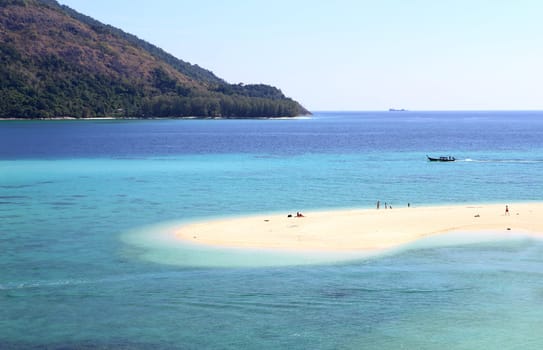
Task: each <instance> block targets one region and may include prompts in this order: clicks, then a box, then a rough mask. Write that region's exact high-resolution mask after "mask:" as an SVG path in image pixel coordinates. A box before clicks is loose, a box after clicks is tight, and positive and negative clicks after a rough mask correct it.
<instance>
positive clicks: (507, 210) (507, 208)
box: [505, 205, 509, 215]
mask: <svg viewBox="0 0 543 350" xmlns="http://www.w3.org/2000/svg"><path fill="white" fill-rule="evenodd" d="M505 215H509V206H508V205H506V206H505Z"/></svg>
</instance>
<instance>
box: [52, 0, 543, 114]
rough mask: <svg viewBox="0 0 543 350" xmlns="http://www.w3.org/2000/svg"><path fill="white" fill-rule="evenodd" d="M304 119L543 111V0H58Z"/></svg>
mask: <svg viewBox="0 0 543 350" xmlns="http://www.w3.org/2000/svg"><path fill="white" fill-rule="evenodd" d="M59 2H60V3H61V4H64V5H68V6H69V7H71V8H73V9H75V10H77V11H79V12H81V13H84V14H86V15H88V16H91V17H93V18H95V19H97V20H99V21H101V22H104V23H106V24H110V25H113V26H115V27H118V28H120V29H122V30H124V31H126V32H129V33H131V34H134V35H136V36H138V37H139V38H141V39H144V40H146V41H149V42H150V43H152V44H154V45H156V46H159V47H161V48H162V49H164V50H165V51H167V52H169V53H171V54H173V55H174V56H176V57H178V58H180V59H182V60H184V61H187V62H190V63H193V64H198V65H200V66H201V67H203V68H206V69H209V70H211V71H212V72H214V73H215V74H216V75H217V76H219V77H221V78H223V79H225V80H226V81H228V82H230V83H238V82H243V83H264V84H270V85H273V86H276V87H278V88H280V89H281V90H282V91H283V92H284V93H285V94H286V95H287V96H289V97H292V98H294V99H295V100H297V101H299V102H301V103H302V104H303V105H304V106H305V107H306V108H308V109H310V110H312V111H319V110H383V109H388V108H406V109H410V110H503V109H505V110H526V109H538V110H543V20H542V18H543V1H539V0H327V1H323V0H153V1H150V0H60V1H59Z"/></svg>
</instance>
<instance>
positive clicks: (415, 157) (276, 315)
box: [0, 112, 543, 349]
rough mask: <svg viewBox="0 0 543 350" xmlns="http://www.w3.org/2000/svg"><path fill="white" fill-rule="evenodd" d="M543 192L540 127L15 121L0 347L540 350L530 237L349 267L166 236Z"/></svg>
mask: <svg viewBox="0 0 543 350" xmlns="http://www.w3.org/2000/svg"><path fill="white" fill-rule="evenodd" d="M427 154H428V155H434V156H439V155H453V156H455V157H456V158H457V159H458V160H459V161H457V162H454V163H430V162H427V161H426V155H427ZM542 175H543V112H396V113H392V112H375V113H370V112H366V113H355V112H352V113H343V112H342V113H339V112H338V113H333V112H327V113H316V114H315V115H314V116H313V117H312V118H310V119H295V120H151V121H145V120H131V121H117V120H107V121H1V122H0V249H1V251H2V254H1V256H0V309H1V310H2V317H0V330H1V331H0V348H8V349H9V348H15V349H17V348H21V349H26V348H52V349H56V348H59V349H60V348H85V349H86V348H91V349H92V348H100V349H103V348H111V349H117V348H137V349H147V348H158V349H161V348H164V349H170V348H182V349H187V348H188V349H202V348H206V349H225V348H230V349H238V348H244V349H266V348H269V349H272V348H273V349H275V348H295V349H297V348H298V349H307V348H316V349H337V348H341V349H361V348H363V349H383V348H394V349H395V348H407V349H435V348H443V347H447V348H452V349H488V348H502V349H517V348H523V349H538V348H541V347H542V346H543V336H541V335H540V332H539V330H540V329H541V326H543V324H542V323H543V317H541V315H543V309H542V308H543V306H542V305H543V303H542V302H541V301H542V297H543V282H542V281H543V279H542V277H543V275H542V271H543V268H542V267H543V258H542V256H543V255H542V253H543V244H542V243H541V242H540V241H538V240H534V239H532V238H528V237H519V238H518V239H501V238H500V237H497V238H496V240H495V241H488V240H485V239H482V238H481V239H480V240H478V239H477V237H475V239H473V236H471V238H470V239H469V240H465V239H461V238H453V239H441V240H440V239H437V240H431V241H429V242H427V243H423V244H415V245H413V246H409V247H405V248H404V249H400V250H398V251H395V252H391V253H390V254H387V255H384V256H377V257H348V258H341V257H337V256H326V257H320V256H301V255H300V256H299V255H296V254H290V255H289V254H283V253H277V252H262V251H239V250H235V249H211V248H202V247H190V246H184V245H182V244H178V243H177V242H173V241H172V240H171V239H170V238H169V237H168V235H167V231H168V229H169V228H171V227H172V226H173V225H177V224H179V223H183V222H189V221H194V220H202V219H207V218H213V217H220V216H231V215H245V214H247V213H257V212H292V211H297V210H304V211H307V210H312V209H323V208H345V207H373V206H374V204H375V202H376V200H381V201H382V202H384V201H387V202H389V203H393V204H394V205H395V206H405V205H406V203H408V202H409V203H412V204H413V205H415V206H416V205H427V204H443V203H451V204H459V203H481V202H493V203H512V202H519V201H541V199H542V197H543V186H542V184H541V178H542ZM335 234H340V233H335Z"/></svg>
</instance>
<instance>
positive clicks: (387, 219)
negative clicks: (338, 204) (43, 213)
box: [176, 203, 543, 251]
mask: <svg viewBox="0 0 543 350" xmlns="http://www.w3.org/2000/svg"><path fill="white" fill-rule="evenodd" d="M505 205H506V204H503V205H502V204H500V205H498V204H490V205H489V204H474V205H457V206H434V207H411V208H394V209H384V208H382V207H381V209H379V210H377V209H352V210H337V211H319V212H304V213H303V214H304V217H301V218H298V217H295V216H296V213H292V214H293V215H294V217H290V218H289V217H287V214H289V213H287V212H285V214H283V215H257V216H246V217H237V218H229V219H222V220H216V221H208V222H198V223H193V224H189V225H186V226H183V227H180V228H179V230H178V231H177V232H176V235H177V237H178V238H180V239H183V240H188V241H191V242H194V243H200V244H207V245H215V246H228V247H240V248H272V249H288V250H317V251H337V250H349V251H369V250H382V249H387V248H392V247H395V246H398V245H401V244H405V243H408V242H412V241H415V240H417V239H419V238H422V237H426V236H430V235H437V234H441V233H446V232H454V231H461V232H477V231H493V232H510V233H534V234H538V235H541V236H542V237H543V203H510V204H508V206H509V215H506V212H505Z"/></svg>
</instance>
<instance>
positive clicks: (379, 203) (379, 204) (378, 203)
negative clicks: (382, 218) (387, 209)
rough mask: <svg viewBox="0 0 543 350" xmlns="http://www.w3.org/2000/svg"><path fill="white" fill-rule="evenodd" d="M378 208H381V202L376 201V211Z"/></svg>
mask: <svg viewBox="0 0 543 350" xmlns="http://www.w3.org/2000/svg"><path fill="white" fill-rule="evenodd" d="M379 206H381V202H380V201H377V209H379Z"/></svg>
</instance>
